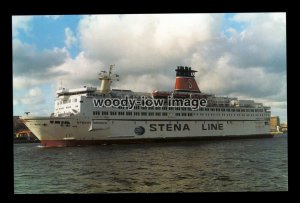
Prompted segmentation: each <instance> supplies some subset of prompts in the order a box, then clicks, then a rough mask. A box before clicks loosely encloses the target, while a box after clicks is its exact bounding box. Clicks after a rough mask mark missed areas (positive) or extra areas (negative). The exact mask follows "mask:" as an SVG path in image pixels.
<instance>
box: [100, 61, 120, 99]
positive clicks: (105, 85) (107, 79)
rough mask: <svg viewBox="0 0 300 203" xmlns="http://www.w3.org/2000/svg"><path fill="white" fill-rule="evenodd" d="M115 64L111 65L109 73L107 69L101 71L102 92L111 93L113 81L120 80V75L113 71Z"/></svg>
mask: <svg viewBox="0 0 300 203" xmlns="http://www.w3.org/2000/svg"><path fill="white" fill-rule="evenodd" d="M114 66H115V65H110V67H109V72H108V73H107V72H106V71H101V72H100V73H99V77H98V79H99V80H100V81H101V86H100V93H102V94H107V93H110V91H111V89H110V84H111V83H112V81H114V80H116V81H119V75H118V74H113V73H112V70H113V68H114Z"/></svg>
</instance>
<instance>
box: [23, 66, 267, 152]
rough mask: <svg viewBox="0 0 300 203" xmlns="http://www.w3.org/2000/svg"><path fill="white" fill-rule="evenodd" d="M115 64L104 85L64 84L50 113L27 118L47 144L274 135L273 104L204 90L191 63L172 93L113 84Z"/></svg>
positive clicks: (178, 72)
mask: <svg viewBox="0 0 300 203" xmlns="http://www.w3.org/2000/svg"><path fill="white" fill-rule="evenodd" d="M112 67H113V66H110V70H109V73H108V74H107V73H106V72H105V71H104V72H103V71H102V72H101V73H100V74H99V80H100V81H101V88H100V90H97V88H95V87H86V86H84V87H83V88H77V89H71V90H68V89H65V88H62V89H59V90H58V91H57V99H56V101H55V111H54V113H53V114H52V116H51V117H24V118H23V120H24V123H25V124H26V126H27V127H28V128H29V129H30V130H31V131H32V132H33V133H34V134H35V135H36V136H37V138H38V139H39V140H40V141H41V143H42V144H43V145H44V146H77V145H93V144H110V143H136V142H149V141H171V140H195V139H229V138H249V137H272V135H271V134H269V120H270V114H271V112H270V108H269V107H266V106H263V105H262V104H261V103H255V102H254V101H253V100H238V99H237V98H229V97H216V96H214V95H212V94H205V93H202V92H201V91H200V89H199V87H198V85H197V83H196V81H195V78H194V77H195V76H194V74H195V72H197V71H194V70H192V69H191V67H182V66H179V67H177V69H176V70H175V71H176V81H175V87H174V91H173V92H161V91H154V92H153V93H152V94H149V93H137V92H133V91H131V90H120V89H110V83H111V81H112V80H113V79H114V78H116V77H117V75H114V74H112ZM170 97H171V98H170ZM128 98H130V99H131V101H130V102H129V103H127V102H128ZM179 98H181V99H183V98H184V100H182V101H179V100H180V99H179ZM173 99H174V100H173ZM170 100H172V101H175V100H176V105H175V103H174V104H173V103H172V102H170ZM147 101H148V102H147ZM149 101H150V102H153V103H152V104H149ZM154 101H156V104H157V105H154ZM158 101H161V102H160V105H158V104H159V103H158ZM115 102H117V103H119V105H117V104H116V103H115ZM123 102H125V103H123ZM195 102H196V105H195ZM147 103H148V105H147ZM180 103H181V104H180ZM101 104H102V105H101ZM103 104H105V105H104V106H103ZM120 104H121V105H120ZM128 104H136V105H128ZM183 104H184V105H183ZM191 104H193V105H191ZM199 104H200V105H199Z"/></svg>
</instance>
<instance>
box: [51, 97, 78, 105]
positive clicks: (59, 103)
mask: <svg viewBox="0 0 300 203" xmlns="http://www.w3.org/2000/svg"><path fill="white" fill-rule="evenodd" d="M72 102H77V98H76V99H68V100H64V101H58V102H56V104H57V105H62V104H67V103H72Z"/></svg>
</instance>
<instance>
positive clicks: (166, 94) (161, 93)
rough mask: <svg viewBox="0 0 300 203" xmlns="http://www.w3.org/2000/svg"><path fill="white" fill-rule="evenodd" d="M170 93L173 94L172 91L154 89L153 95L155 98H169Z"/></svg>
mask: <svg viewBox="0 0 300 203" xmlns="http://www.w3.org/2000/svg"><path fill="white" fill-rule="evenodd" d="M170 95H171V92H166V91H157V90H154V91H153V92H152V96H153V98H155V99H158V98H168V97H169V96H170Z"/></svg>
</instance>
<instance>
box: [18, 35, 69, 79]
mask: <svg viewBox="0 0 300 203" xmlns="http://www.w3.org/2000/svg"><path fill="white" fill-rule="evenodd" d="M68 54H69V53H68V51H67V50H66V49H65V48H61V49H60V48H56V47H55V48H53V49H52V50H43V51H37V50H36V49H35V47H34V46H33V45H30V44H26V43H23V42H21V41H20V40H18V39H14V40H13V75H14V76H22V75H24V76H25V75H31V77H33V78H40V77H41V76H43V74H45V73H46V72H47V70H49V69H50V68H52V67H55V66H57V65H60V64H62V63H63V62H64V61H65V60H66V58H67V57H68ZM48 76H49V75H48Z"/></svg>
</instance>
